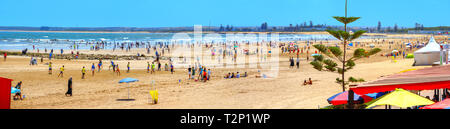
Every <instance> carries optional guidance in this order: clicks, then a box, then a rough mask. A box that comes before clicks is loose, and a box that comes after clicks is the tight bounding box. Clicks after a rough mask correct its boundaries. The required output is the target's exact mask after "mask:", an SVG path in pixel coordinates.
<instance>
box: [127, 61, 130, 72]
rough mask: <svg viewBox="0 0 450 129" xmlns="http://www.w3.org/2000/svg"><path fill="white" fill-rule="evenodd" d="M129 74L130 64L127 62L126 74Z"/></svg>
mask: <svg viewBox="0 0 450 129" xmlns="http://www.w3.org/2000/svg"><path fill="white" fill-rule="evenodd" d="M129 72H130V62H128V64H127V73H129Z"/></svg>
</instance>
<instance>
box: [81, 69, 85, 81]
mask: <svg viewBox="0 0 450 129" xmlns="http://www.w3.org/2000/svg"><path fill="white" fill-rule="evenodd" d="M85 74H86V68H85V67H84V66H83V68H82V69H81V79H84V75H85Z"/></svg>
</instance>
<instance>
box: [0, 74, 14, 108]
mask: <svg viewBox="0 0 450 129" xmlns="http://www.w3.org/2000/svg"><path fill="white" fill-rule="evenodd" d="M11 81H12V80H11V79H7V78H2V77H0V109H9V107H10V104H11Z"/></svg>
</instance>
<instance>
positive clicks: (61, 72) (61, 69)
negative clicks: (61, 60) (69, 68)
mask: <svg viewBox="0 0 450 129" xmlns="http://www.w3.org/2000/svg"><path fill="white" fill-rule="evenodd" d="M59 76H61V77H63V76H64V65H63V66H62V67H61V68H60V71H59V74H58V77H59Z"/></svg>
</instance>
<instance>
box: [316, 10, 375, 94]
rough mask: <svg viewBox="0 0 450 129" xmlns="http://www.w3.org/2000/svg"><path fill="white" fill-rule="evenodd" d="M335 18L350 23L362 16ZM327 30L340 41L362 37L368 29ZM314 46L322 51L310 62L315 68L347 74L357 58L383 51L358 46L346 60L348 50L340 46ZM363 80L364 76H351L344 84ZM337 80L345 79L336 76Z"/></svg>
mask: <svg viewBox="0 0 450 129" xmlns="http://www.w3.org/2000/svg"><path fill="white" fill-rule="evenodd" d="M333 18H334V19H336V20H337V21H339V22H341V23H344V24H349V23H352V22H354V21H356V20H358V19H359V18H360V17H338V16H335V17H333ZM327 32H328V33H329V34H330V35H332V36H333V37H335V38H336V39H338V40H340V41H343V42H351V41H353V40H355V39H358V38H359V37H361V36H362V35H363V34H364V33H365V32H366V31H364V30H358V31H356V32H354V33H352V34H351V33H349V32H347V31H342V30H327ZM344 45H347V44H344ZM313 47H314V48H316V49H317V50H318V51H320V53H321V55H316V56H313V57H314V61H312V62H311V63H310V64H311V65H313V67H314V69H316V70H319V71H329V72H337V73H339V74H345V72H347V71H348V70H350V69H353V67H354V66H356V63H355V61H356V60H359V59H362V58H364V57H370V56H372V55H375V54H377V53H378V52H380V51H381V49H380V48H373V49H370V50H365V49H362V48H358V49H355V50H354V52H353V55H352V57H351V58H350V59H348V58H347V59H346V60H344V59H345V58H344V53H345V51H346V50H341V49H340V48H339V47H327V46H325V45H322V44H315V45H313ZM323 55H325V56H326V57H324V56H323ZM336 62H338V63H336ZM338 64H341V65H338ZM342 65H344V66H342ZM363 81H364V79H362V78H360V79H356V78H354V77H349V78H348V81H347V82H344V86H345V85H348V83H349V82H363ZM336 82H337V83H340V84H342V83H343V80H342V79H340V78H336ZM344 86H343V87H344Z"/></svg>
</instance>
